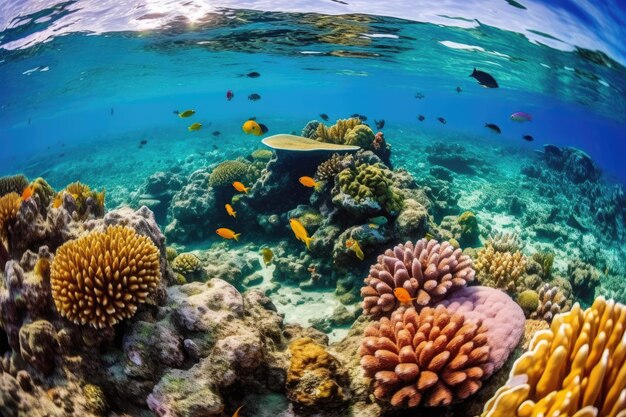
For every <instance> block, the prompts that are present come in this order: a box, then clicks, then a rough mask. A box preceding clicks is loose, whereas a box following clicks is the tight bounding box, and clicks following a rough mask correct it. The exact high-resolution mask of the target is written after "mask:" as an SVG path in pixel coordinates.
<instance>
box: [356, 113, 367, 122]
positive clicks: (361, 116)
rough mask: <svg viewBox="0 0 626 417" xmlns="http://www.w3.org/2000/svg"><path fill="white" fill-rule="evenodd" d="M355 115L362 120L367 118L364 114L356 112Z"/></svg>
mask: <svg viewBox="0 0 626 417" xmlns="http://www.w3.org/2000/svg"><path fill="white" fill-rule="evenodd" d="M357 117H358V118H359V119H361V121H362V122H365V121H366V120H367V116H364V115H362V114H358V115H357Z"/></svg>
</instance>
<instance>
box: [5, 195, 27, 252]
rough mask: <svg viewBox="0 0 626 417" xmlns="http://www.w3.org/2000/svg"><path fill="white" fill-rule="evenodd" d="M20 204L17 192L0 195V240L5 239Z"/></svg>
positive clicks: (20, 200)
mask: <svg viewBox="0 0 626 417" xmlns="http://www.w3.org/2000/svg"><path fill="white" fill-rule="evenodd" d="M21 204H22V199H21V198H20V196H19V195H18V194H17V193H9V194H7V195H4V196H2V197H0V241H2V240H6V239H7V237H8V227H9V225H10V224H11V223H12V222H14V221H15V219H16V217H17V212H18V211H19V209H20V205H21ZM0 243H1V242H0Z"/></svg>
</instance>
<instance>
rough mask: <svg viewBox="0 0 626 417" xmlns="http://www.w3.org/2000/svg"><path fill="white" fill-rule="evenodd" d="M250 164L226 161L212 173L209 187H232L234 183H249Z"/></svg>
mask: <svg viewBox="0 0 626 417" xmlns="http://www.w3.org/2000/svg"><path fill="white" fill-rule="evenodd" d="M249 166H250V164H249V163H246V162H243V161H239V160H232V161H224V162H222V163H220V164H219V165H217V166H216V167H215V168H213V170H212V171H211V175H210V176H209V186H211V187H230V186H231V184H232V183H233V182H234V181H240V182H244V183H246V182H248V181H249V178H248V168H249Z"/></svg>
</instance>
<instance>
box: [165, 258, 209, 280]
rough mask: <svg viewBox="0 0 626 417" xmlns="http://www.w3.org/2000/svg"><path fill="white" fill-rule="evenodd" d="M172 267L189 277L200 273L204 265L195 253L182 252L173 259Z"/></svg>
mask: <svg viewBox="0 0 626 417" xmlns="http://www.w3.org/2000/svg"><path fill="white" fill-rule="evenodd" d="M172 269H173V270H174V272H176V273H178V274H181V275H183V276H184V277H185V278H187V277H191V276H194V275H197V274H199V273H200V272H201V270H202V265H201V264H200V260H199V259H198V257H197V256H196V255H194V254H193V253H181V254H180V255H178V256H177V257H176V258H175V259H174V260H173V261H172Z"/></svg>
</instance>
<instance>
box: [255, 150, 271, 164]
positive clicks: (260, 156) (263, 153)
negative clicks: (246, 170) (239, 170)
mask: <svg viewBox="0 0 626 417" xmlns="http://www.w3.org/2000/svg"><path fill="white" fill-rule="evenodd" d="M272 156H274V152H272V151H270V150H267V149H257V150H255V151H253V152H252V153H251V154H250V157H251V158H252V160H254V161H260V162H269V160H270V159H272Z"/></svg>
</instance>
